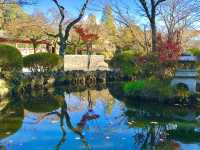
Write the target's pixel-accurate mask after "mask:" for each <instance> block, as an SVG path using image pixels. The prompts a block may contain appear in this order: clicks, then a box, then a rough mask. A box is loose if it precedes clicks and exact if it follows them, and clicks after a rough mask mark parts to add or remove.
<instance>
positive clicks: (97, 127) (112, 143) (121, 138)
mask: <svg viewBox="0 0 200 150" xmlns="http://www.w3.org/2000/svg"><path fill="white" fill-rule="evenodd" d="M67 102H68V107H69V109H70V108H72V111H69V115H70V118H71V123H72V125H73V126H74V127H76V126H77V123H79V122H80V120H81V117H82V116H83V115H84V114H85V113H86V112H87V111H88V109H87V101H84V102H83V101H80V99H79V98H78V96H75V95H70V97H68V99H67ZM77 105H78V106H80V108H81V109H80V110H79V111H73V110H74V108H77ZM106 109H107V108H106V103H105V100H104V101H103V100H101V99H100V98H99V99H98V100H96V102H95V104H94V107H93V110H94V112H93V113H95V114H98V115H100V118H98V119H96V120H91V121H88V122H87V124H86V125H85V127H84V130H83V135H84V136H85V138H86V140H87V143H88V144H89V147H90V148H91V149H94V150H98V149H103V150H108V149H109V150H122V149H125V150H129V149H130V150H139V149H140V147H139V146H138V145H136V144H135V142H134V138H133V135H134V134H135V133H137V132H138V131H139V130H140V129H139V128H129V127H128V121H127V118H126V116H125V115H124V111H125V110H126V108H125V105H124V104H123V103H122V102H120V101H118V100H114V104H113V106H112V111H111V113H108V112H107V110H106ZM40 116H42V114H40V115H38V114H35V113H27V114H26V117H25V118H24V121H23V122H24V123H23V126H22V127H21V128H20V129H19V130H18V132H17V133H15V134H14V135H11V136H10V137H7V138H6V139H3V140H2V141H0V144H3V145H6V147H7V149H8V150H53V149H56V145H57V144H58V143H59V142H60V140H61V138H62V135H63V134H62V131H61V127H60V122H59V118H58V117H56V116H50V117H47V118H45V119H44V120H42V121H41V122H39V123H37V124H34V122H36V120H37V119H38V117H40ZM65 130H66V133H67V134H66V141H65V142H64V143H63V144H61V146H60V149H63V150H64V149H69V150H80V149H83V148H85V147H84V145H83V143H82V141H81V139H80V136H79V135H77V134H75V133H74V132H73V131H71V130H70V129H69V128H68V127H67V126H66V124H65ZM181 147H182V149H183V150H189V149H191V150H199V149H200V145H198V144H181Z"/></svg>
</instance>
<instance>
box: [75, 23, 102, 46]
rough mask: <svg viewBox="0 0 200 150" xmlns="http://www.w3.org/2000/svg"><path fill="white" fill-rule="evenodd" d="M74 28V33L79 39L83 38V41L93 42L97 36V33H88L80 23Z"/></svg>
mask: <svg viewBox="0 0 200 150" xmlns="http://www.w3.org/2000/svg"><path fill="white" fill-rule="evenodd" d="M74 29H75V31H76V33H78V34H79V36H80V38H81V40H83V41H84V42H93V41H95V40H97V39H98V38H99V37H98V35H97V34H93V33H89V31H88V30H87V29H84V28H83V27H82V26H80V25H79V26H76V27H74Z"/></svg>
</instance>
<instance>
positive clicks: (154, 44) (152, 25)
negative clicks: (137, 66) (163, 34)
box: [151, 19, 157, 51]
mask: <svg viewBox="0 0 200 150" xmlns="http://www.w3.org/2000/svg"><path fill="white" fill-rule="evenodd" d="M156 33H157V31H156V23H155V19H154V20H152V21H151V34H152V39H151V40H152V41H151V42H152V51H156V50H157V45H156V44H157V35H156Z"/></svg>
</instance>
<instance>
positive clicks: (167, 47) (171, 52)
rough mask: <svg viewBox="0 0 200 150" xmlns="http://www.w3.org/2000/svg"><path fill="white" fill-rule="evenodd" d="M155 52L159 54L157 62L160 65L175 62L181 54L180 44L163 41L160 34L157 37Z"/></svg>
mask: <svg viewBox="0 0 200 150" xmlns="http://www.w3.org/2000/svg"><path fill="white" fill-rule="evenodd" d="M157 41H158V44H157V50H158V54H159V60H160V62H161V63H163V62H168V61H176V60H177V59H178V57H179V56H180V55H181V53H182V47H181V45H180V42H178V40H177V41H172V40H165V39H163V38H162V36H161V34H159V35H158V36H157Z"/></svg>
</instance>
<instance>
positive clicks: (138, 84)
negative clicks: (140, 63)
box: [123, 80, 145, 93]
mask: <svg viewBox="0 0 200 150" xmlns="http://www.w3.org/2000/svg"><path fill="white" fill-rule="evenodd" d="M144 86H145V81H144V80H138V81H134V82H128V83H126V84H125V85H124V87H123V90H124V92H125V93H129V92H132V91H137V90H142V89H144Z"/></svg>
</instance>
